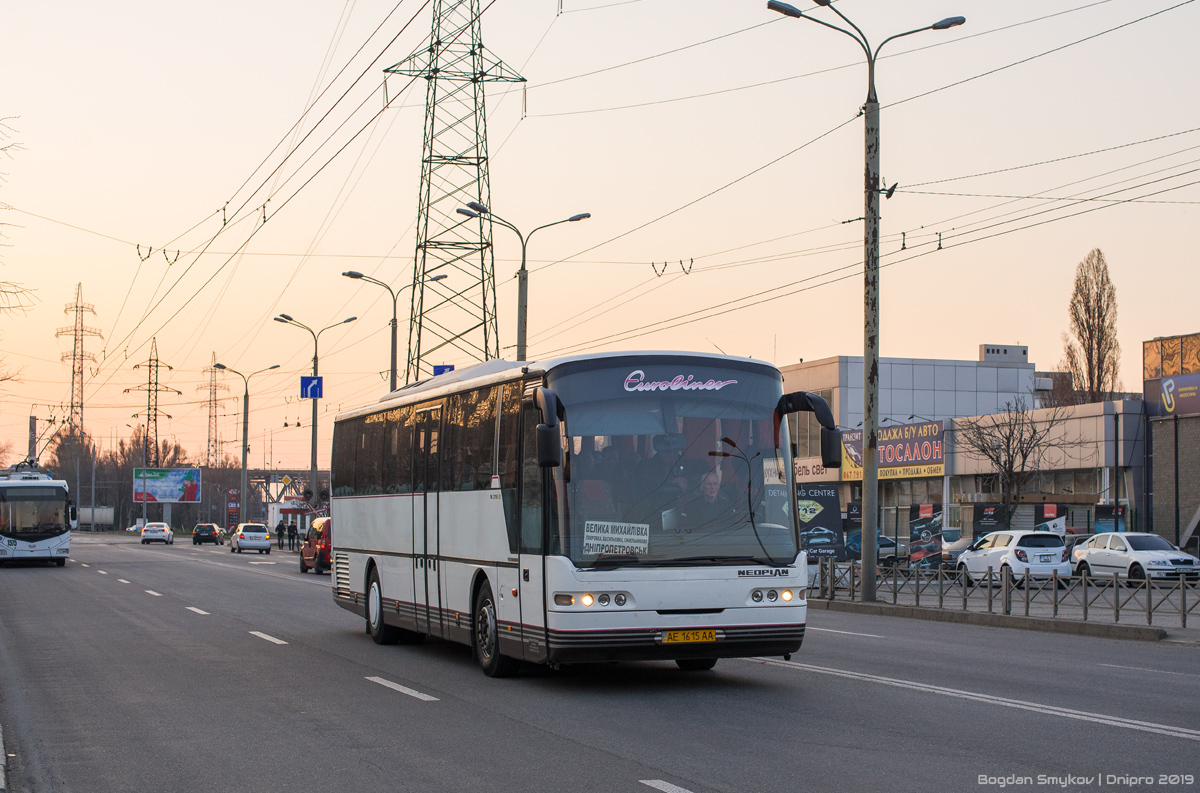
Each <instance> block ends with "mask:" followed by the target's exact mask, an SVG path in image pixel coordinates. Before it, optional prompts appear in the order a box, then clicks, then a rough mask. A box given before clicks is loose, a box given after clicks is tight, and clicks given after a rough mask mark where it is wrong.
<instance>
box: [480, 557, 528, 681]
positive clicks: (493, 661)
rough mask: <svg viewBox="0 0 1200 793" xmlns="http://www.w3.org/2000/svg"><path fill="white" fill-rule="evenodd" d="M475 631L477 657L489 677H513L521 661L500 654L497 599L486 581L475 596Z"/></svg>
mask: <svg viewBox="0 0 1200 793" xmlns="http://www.w3.org/2000/svg"><path fill="white" fill-rule="evenodd" d="M474 622H475V630H474V631H473V633H472V639H473V644H474V645H475V657H476V658H478V659H479V666H480V668H481V669H483V673H484V674H485V675H487V676H488V677H512V676H513V675H515V674H516V673H517V670H518V669H519V668H520V665H521V663H520V661H518V660H517V659H515V658H509V657H508V656H506V655H501V654H500V631H499V628H498V623H497V620H496V598H495V597H494V596H493V595H492V587H491V584H489V583H487V582H486V581H485V582H483V586H481V587H480V588H479V594H478V595H476V596H475V620H474Z"/></svg>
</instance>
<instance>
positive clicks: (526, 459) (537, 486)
mask: <svg viewBox="0 0 1200 793" xmlns="http://www.w3.org/2000/svg"><path fill="white" fill-rule="evenodd" d="M521 418H522V422H521V553H541V552H542V502H543V492H542V491H543V488H542V471H543V469H542V468H541V467H540V466H538V463H537V425H538V424H539V423H540V422H541V414H540V413H538V410H537V408H536V407H534V406H533V405H532V404H529V405H526V406H525V408H524V410H522V411H521Z"/></svg>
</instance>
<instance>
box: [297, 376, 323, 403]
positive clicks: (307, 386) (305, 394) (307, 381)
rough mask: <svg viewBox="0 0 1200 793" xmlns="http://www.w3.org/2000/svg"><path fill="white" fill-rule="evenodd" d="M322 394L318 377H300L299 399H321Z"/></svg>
mask: <svg viewBox="0 0 1200 793" xmlns="http://www.w3.org/2000/svg"><path fill="white" fill-rule="evenodd" d="M322 396H323V394H322V391H321V378H320V377H305V376H303V375H301V377H300V398H301V399H321V397H322Z"/></svg>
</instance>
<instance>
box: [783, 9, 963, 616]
mask: <svg viewBox="0 0 1200 793" xmlns="http://www.w3.org/2000/svg"><path fill="white" fill-rule="evenodd" d="M813 2H815V3H816V4H817V5H819V6H822V7H825V8H828V9H830V10H831V11H833V13H835V14H837V15H838V16H839V17H841V19H842V21H843V22H845V23H846V24H847V25H849V26H850V27H851V28H853V30H854V32H853V33H851V32H850V31H849V30H846V29H845V28H842V27H838V26H837V25H833V24H830V23H829V22H825V21H823V20H820V19H817V18H816V17H811V16H806V15H805V14H803V13H802V12H801V11H800V10H799V9H798V8H796V7H795V6H791V5H788V4H787V3H781V2H779V0H769V2H768V3H767V8H768V9H770V10H771V11H777V12H779V13H780V14H783V15H784V16H789V17H794V18H796V19H807V20H808V21H810V22H816V23H817V24H818V25H824V26H825V27H827V28H832V29H833V30H836V31H838V32H840V33H845V34H846V35H847V36H849V37H850V38H852V39H854V40H855V42H857V43H858V45H859V46H860V47H862V50H863V53H864V54H865V55H866V56H867V101H866V102H865V103H864V104H863V118H864V122H865V127H866V148H865V155H866V169H865V171H864V185H863V188H864V195H865V205H864V212H863V218H864V220H865V228H864V230H863V307H864V314H865V317H864V326H863V484H862V488H863V495H862V587H863V589H862V596H863V600H875V571H876V561H877V558H878V543H877V541H876V539H875V537H876V534H877V533H878V531H879V515H878V511H879V193H880V192H881V188H882V186H881V185H880V183H879V99H878V97H877V96H876V93H875V61H876V59H877V58H878V57H879V51H880V50H881V49H883V45H884V44H887V43H888V42H889V41H891V40H893V39H898V38H902V37H904V36H911V35H912V34H914V33H921V32H922V31H926V30H948V29H950V28H952V27H957V26H958V25H961V24H963V23H964V22H966V21H967V20H966V18H965V17H947V18H946V19H943V20H941V21H940V22H935V23H934V24H932V25H926V26H925V27H921V28H917V29H915V30H909V31H906V32H904V33H897V34H896V35H894V36H888V37H887V38H886V39H884V40H883V41H882V42H881V43H880V45H879V46H878V47H876V48H875V49H874V50H872V49H871V44H870V42H869V41H868V40H867V37H866V34H864V33H863V32H862V30H861V29H860V28H859V27H858V25H855V24H854V23H853V22H851V21H850V19H849V18H848V17H847V16H846V15H845V14H843V13H842V12H841V11H840V10H838V8H837V6H834V5H833V4H832V0H813Z"/></svg>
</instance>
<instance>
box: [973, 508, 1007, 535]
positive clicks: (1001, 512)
mask: <svg viewBox="0 0 1200 793" xmlns="http://www.w3.org/2000/svg"><path fill="white" fill-rule="evenodd" d="M974 508H975V520H974V521H973V524H972V527H971V528H972V531H973V532H974V533H973V534H972V535H971V536H973V537H982V536H983V535H985V534H991V533H992V532H994V531H1000V530H1001V529H1007V528H1008V513H1007V512H1006V511H1005V509H1004V505H1003V504H975V505H974Z"/></svg>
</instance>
